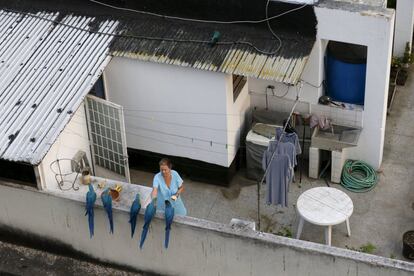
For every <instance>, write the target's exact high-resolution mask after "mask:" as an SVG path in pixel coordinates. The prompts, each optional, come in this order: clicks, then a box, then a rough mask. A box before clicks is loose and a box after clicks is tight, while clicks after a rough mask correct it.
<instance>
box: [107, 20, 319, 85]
mask: <svg viewBox="0 0 414 276" xmlns="http://www.w3.org/2000/svg"><path fill="white" fill-rule="evenodd" d="M121 22H122V27H121V28H122V29H123V30H124V31H123V32H122V34H127V35H128V34H132V35H136V36H139V37H148V39H146V38H128V37H117V38H116V39H115V41H114V43H113V45H112V46H111V54H112V55H114V56H120V57H128V58H134V59H138V60H141V61H150V62H157V63H165V64H173V65H179V66H186V67H193V68H196V69H201V70H208V71H214V72H222V73H229V74H237V75H243V76H247V77H254V78H259V79H266V80H273V81H277V82H283V83H286V84H297V82H298V81H299V79H300V76H301V74H302V71H303V69H304V67H305V65H306V62H307V60H308V58H309V55H310V52H311V50H312V47H313V44H314V42H315V36H314V35H312V34H311V35H307V36H306V35H303V34H299V33H295V32H291V31H286V30H281V29H278V36H279V37H280V38H281V41H282V44H281V45H280V48H279V43H278V42H277V41H275V40H274V39H273V38H272V37H269V31H268V30H267V29H263V28H259V27H257V26H240V25H237V26H217V25H215V24H201V23H200V24H189V23H186V22H177V21H174V20H161V19H157V18H151V17H145V16H137V17H136V18H135V20H131V21H121ZM216 30H219V31H220V33H221V39H220V40H219V42H237V41H243V42H250V43H251V44H253V45H254V46H256V47H257V48H259V49H261V50H263V51H264V52H272V51H275V50H277V49H278V48H279V49H278V50H277V52H276V53H275V54H274V55H268V54H264V53H260V52H259V51H256V50H255V49H253V48H252V47H249V46H248V45H246V44H240V43H234V44H231V43H229V44H217V45H215V46H214V47H211V46H210V45H209V44H208V43H196V42H194V41H209V40H210V38H211V36H212V34H213V32H214V31H216ZM151 38H158V39H151ZM161 38H164V39H165V40H162V39H161Z"/></svg>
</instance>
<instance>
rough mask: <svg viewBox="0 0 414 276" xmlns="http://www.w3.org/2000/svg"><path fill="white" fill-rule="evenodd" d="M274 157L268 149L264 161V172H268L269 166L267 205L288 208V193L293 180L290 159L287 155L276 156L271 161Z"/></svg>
mask: <svg viewBox="0 0 414 276" xmlns="http://www.w3.org/2000/svg"><path fill="white" fill-rule="evenodd" d="M272 155H273V152H272V151H271V150H269V149H268V150H266V151H265V152H264V154H263V159H262V167H263V170H264V171H266V168H267V167H268V166H269V168H268V172H267V174H266V203H267V204H274V205H281V206H282V207H287V205H288V196H287V192H288V190H289V183H290V180H291V178H292V176H291V174H292V170H291V169H290V159H289V156H288V155H287V154H275V156H274V157H273V160H271V159H272Z"/></svg>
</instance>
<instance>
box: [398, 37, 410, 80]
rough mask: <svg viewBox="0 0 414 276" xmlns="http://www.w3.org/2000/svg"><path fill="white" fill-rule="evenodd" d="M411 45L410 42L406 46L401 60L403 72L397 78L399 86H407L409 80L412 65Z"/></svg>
mask: <svg viewBox="0 0 414 276" xmlns="http://www.w3.org/2000/svg"><path fill="white" fill-rule="evenodd" d="M412 61H413V59H412V54H411V45H410V43H409V42H407V43H406V44H405V51H404V56H403V57H402V59H401V70H400V72H399V74H398V76H397V84H398V85H405V82H406V81H407V78H408V69H409V68H410V64H411V63H412Z"/></svg>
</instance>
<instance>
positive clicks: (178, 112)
mask: <svg viewBox="0 0 414 276" xmlns="http://www.w3.org/2000/svg"><path fill="white" fill-rule="evenodd" d="M123 110H128V111H136V112H147V113H168V114H189V115H212V116H237V117H241V116H242V115H241V114H240V113H211V112H192V111H165V110H151V109H134V108H130V107H123ZM243 116H244V115H243Z"/></svg>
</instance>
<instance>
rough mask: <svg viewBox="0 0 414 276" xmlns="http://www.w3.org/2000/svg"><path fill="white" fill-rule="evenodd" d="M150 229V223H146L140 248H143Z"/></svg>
mask: <svg viewBox="0 0 414 276" xmlns="http://www.w3.org/2000/svg"><path fill="white" fill-rule="evenodd" d="M148 229H149V224H148V225H147V224H145V225H144V227H143V228H142V233H141V241H140V243H139V248H140V249H142V247H143V246H144V242H145V239H146V238H147V233H148Z"/></svg>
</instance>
